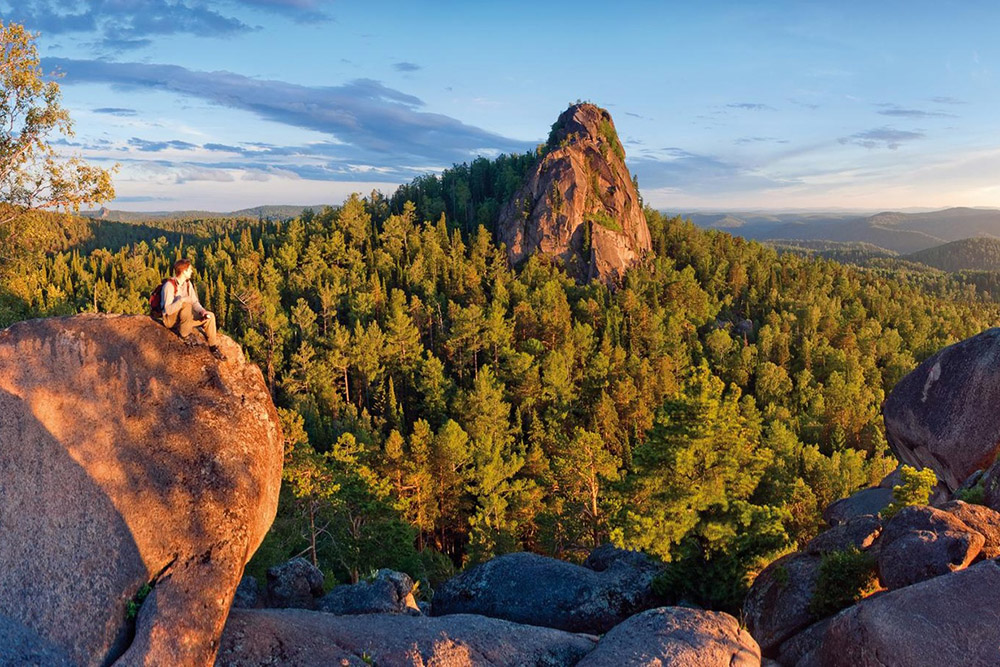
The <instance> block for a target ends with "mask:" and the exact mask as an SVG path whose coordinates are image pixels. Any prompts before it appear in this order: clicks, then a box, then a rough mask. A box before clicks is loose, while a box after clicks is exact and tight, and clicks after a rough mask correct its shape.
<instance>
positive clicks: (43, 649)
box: [0, 616, 76, 667]
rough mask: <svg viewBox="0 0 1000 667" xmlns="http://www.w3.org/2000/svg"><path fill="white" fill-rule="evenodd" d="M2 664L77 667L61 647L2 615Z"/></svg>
mask: <svg viewBox="0 0 1000 667" xmlns="http://www.w3.org/2000/svg"><path fill="white" fill-rule="evenodd" d="M0 665H4V666H7V665H10V666H11V667H15V666H18V667H19V666H20V665H33V666H34V665H39V666H40V667H76V665H75V664H74V662H73V661H72V660H70V657H69V655H68V654H67V653H66V651H64V650H63V649H62V648H61V647H59V646H56V645H55V644H53V643H51V642H49V641H47V640H46V639H44V638H43V637H40V636H38V633H36V632H35V631H34V630H32V629H31V628H28V627H26V626H24V625H22V624H21V623H18V622H17V621H15V620H14V619H12V618H7V617H6V616H0Z"/></svg>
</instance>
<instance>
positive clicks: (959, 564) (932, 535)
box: [878, 505, 985, 589]
mask: <svg viewBox="0 0 1000 667" xmlns="http://www.w3.org/2000/svg"><path fill="white" fill-rule="evenodd" d="M984 542H985V538H984V537H983V536H982V535H981V534H980V533H977V532H976V531H974V530H972V529H971V528H969V527H968V526H967V525H965V524H964V523H962V521H961V520H960V519H959V518H958V517H956V516H955V515H953V514H949V513H948V512H942V511H941V510H939V509H934V508H933V507H927V506H924V505H915V506H912V507H904V508H903V509H901V510H900V511H899V514H897V515H896V516H894V517H892V519H891V520H890V521H889V523H888V524H887V525H886V527H885V530H883V531H882V535H881V536H879V540H878V545H879V548H878V571H879V579H880V580H881V581H882V584H883V585H885V587H886V588H889V589H896V588H902V587H903V586H910V585H912V584H915V583H917V582H919V581H923V580H925V579H930V578H931V577H937V576H940V575H942V574H947V573H948V572H954V571H955V570H961V569H963V568H966V567H968V566H969V563H971V562H972V561H973V559H974V558H975V557H976V556H978V555H979V552H980V551H981V550H982V548H983V543H984Z"/></svg>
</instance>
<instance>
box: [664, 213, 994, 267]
mask: <svg viewBox="0 0 1000 667" xmlns="http://www.w3.org/2000/svg"><path fill="white" fill-rule="evenodd" d="M684 217H690V219H691V221H692V222H694V223H695V224H696V225H698V226H699V227H704V228H711V229H720V230H723V231H727V232H730V233H732V234H736V235H738V236H742V237H744V238H748V239H755V240H758V241H768V240H777V239H781V240H783V241H788V240H792V239H794V240H812V241H837V242H842V243H870V244H872V245H876V246H879V247H880V248H885V249H886V250H890V251H892V252H894V253H898V254H901V255H909V254H912V253H916V252H920V251H922V250H927V249H929V248H933V247H935V246H939V245H942V244H945V243H948V242H950V241H958V240H961V239H967V238H969V237H975V236H996V237H1000V209H980V208H967V207H954V208H947V209H943V210H940V211H928V212H919V213H902V212H898V211H883V212H880V213H875V214H874V215H868V216H865V215H857V214H850V213H821V212H820V213H774V214H770V213H766V212H754V213H745V214H744V213H739V212H724V213H723V212H720V213H705V212H700V213H692V214H690V215H684Z"/></svg>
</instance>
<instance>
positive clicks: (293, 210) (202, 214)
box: [80, 204, 333, 222]
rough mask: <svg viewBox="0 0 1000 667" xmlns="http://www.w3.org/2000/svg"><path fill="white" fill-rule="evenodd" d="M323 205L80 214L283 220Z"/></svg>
mask: <svg viewBox="0 0 1000 667" xmlns="http://www.w3.org/2000/svg"><path fill="white" fill-rule="evenodd" d="M325 206H333V204H317V205H315V206H299V205H294V204H267V205H263V206H254V207H251V208H242V209H240V210H238V211H229V212H220V211H198V210H191V211H118V210H113V209H108V208H101V209H98V210H96V211H83V212H82V213H80V215H82V216H84V217H86V218H94V219H98V220H110V221H112V222H144V221H148V220H163V219H169V220H208V219H216V218H255V219H261V218H262V219H264V220H284V219H287V218H295V217H298V216H299V215H301V214H302V211H304V210H306V209H312V210H313V211H321V210H322V209H323V207H325Z"/></svg>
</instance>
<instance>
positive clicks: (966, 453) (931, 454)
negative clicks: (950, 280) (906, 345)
mask: <svg viewBox="0 0 1000 667" xmlns="http://www.w3.org/2000/svg"><path fill="white" fill-rule="evenodd" d="M998 403H1000V328H998V329H988V330H987V331H984V332H983V333H981V334H979V335H977V336H973V337H972V338H968V339H966V340H963V341H961V342H960V343H956V344H955V345H951V346H949V347H946V348H944V349H943V350H941V351H939V352H938V353H937V354H935V355H933V356H931V357H930V358H928V359H927V360H926V361H924V362H923V363H922V364H920V366H918V367H917V369H916V370H914V371H913V372H912V373H910V374H909V375H907V376H906V377H904V378H903V379H902V380H900V381H899V382H898V383H896V386H895V387H894V388H893V390H892V392H891V393H890V394H889V396H888V398H886V401H885V404H884V405H883V408H882V414H883V417H884V419H885V429H886V438H887V439H888V441H889V445H890V446H891V447H892V450H893V452H894V453H895V454H896V456H897V457H898V458H899V459H900V460H901V461H903V462H904V463H908V464H910V465H912V466H915V467H917V468H925V467H929V468H931V469H932V470H934V472H935V473H936V474H937V476H938V480H939V481H941V482H942V483H944V484H945V485H947V487H948V488H949V489H950V490H952V491H954V490H955V489H957V488H958V487H959V486H960V485H961V484H962V482H963V481H964V480H965V479H966V478H968V477H969V475H971V474H972V473H974V472H975V471H976V470H978V469H980V468H986V467H988V466H989V465H990V464H992V463H993V460H994V459H995V458H996V455H997V452H998V451H1000V410H997V409H996V408H995V406H996V405H997V404H998Z"/></svg>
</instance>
